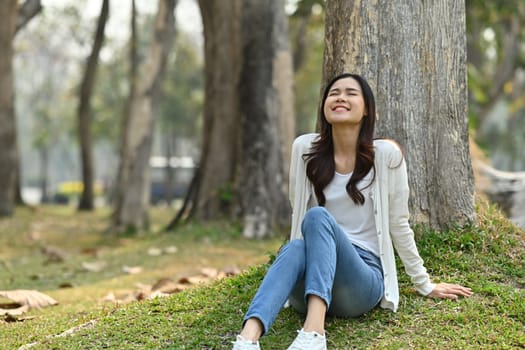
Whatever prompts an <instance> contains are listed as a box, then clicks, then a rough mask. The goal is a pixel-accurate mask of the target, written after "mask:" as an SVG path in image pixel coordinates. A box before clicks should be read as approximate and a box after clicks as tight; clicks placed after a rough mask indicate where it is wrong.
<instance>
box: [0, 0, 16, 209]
mask: <svg viewBox="0 0 525 350" xmlns="http://www.w3.org/2000/svg"><path fill="white" fill-rule="evenodd" d="M16 16H17V1H16V0H5V1H0V18H1V19H2V20H1V21H0V217H2V216H11V215H12V214H13V212H14V207H15V198H16V197H15V194H16V189H17V167H18V152H17V144H16V121H15V109H14V91H13V90H14V87H13V64H12V61H13V37H14V34H15V25H16V18H17V17H16Z"/></svg>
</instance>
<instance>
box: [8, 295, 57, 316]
mask: <svg viewBox="0 0 525 350" xmlns="http://www.w3.org/2000/svg"><path fill="white" fill-rule="evenodd" d="M0 296H1V297H4V298H7V299H9V300H12V301H14V302H15V303H16V304H18V305H20V306H19V307H16V308H1V309H0V314H2V315H5V314H10V315H21V314H22V313H24V312H26V311H27V310H29V309H31V308H36V309H40V308H43V307H46V306H52V305H57V304H58V301H56V300H55V299H53V298H51V297H50V296H48V295H46V294H44V293H41V292H39V291H36V290H27V289H16V290H2V291H0ZM11 305H13V304H11ZM0 307H1V305H0Z"/></svg>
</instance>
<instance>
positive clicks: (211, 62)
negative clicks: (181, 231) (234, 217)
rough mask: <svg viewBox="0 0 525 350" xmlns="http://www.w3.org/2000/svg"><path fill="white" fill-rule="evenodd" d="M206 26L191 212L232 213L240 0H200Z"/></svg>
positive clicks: (207, 217) (206, 214)
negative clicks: (200, 127) (200, 123)
mask: <svg viewBox="0 0 525 350" xmlns="http://www.w3.org/2000/svg"><path fill="white" fill-rule="evenodd" d="M199 8H200V11H201V16H202V23H203V30H204V62H205V66H204V77H205V78H204V80H205V98H204V100H205V104H204V113H203V115H204V120H203V134H202V142H203V143H202V147H201V150H202V151H201V159H200V161H199V164H198V166H199V169H198V173H197V174H196V177H195V186H194V188H193V191H192V192H190V193H189V194H188V200H189V201H190V202H191V205H190V206H189V208H191V215H192V216H194V217H195V218H197V219H203V220H212V219H217V218H219V217H222V216H225V215H228V216H229V215H231V197H232V188H233V183H234V178H235V169H236V167H237V162H238V153H237V152H238V146H239V145H238V143H237V140H238V137H239V120H240V119H239V107H238V90H237V86H238V83H239V74H240V69H239V67H240V64H241V61H240V58H241V50H240V38H239V26H240V11H241V1H239V0H227V1H221V2H220V3H219V2H217V1H206V0H199Z"/></svg>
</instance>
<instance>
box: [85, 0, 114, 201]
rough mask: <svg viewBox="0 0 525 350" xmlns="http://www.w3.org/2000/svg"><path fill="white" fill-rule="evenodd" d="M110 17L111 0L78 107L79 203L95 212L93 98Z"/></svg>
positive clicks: (104, 10) (99, 27)
mask: <svg viewBox="0 0 525 350" xmlns="http://www.w3.org/2000/svg"><path fill="white" fill-rule="evenodd" d="M108 16H109V0H104V1H103V2H102V10H101V11H100V17H99V18H98V24H97V30H96V32H95V40H94V43H93V48H92V50H91V54H90V55H89V58H88V60H87V64H86V70H85V71H84V78H83V79H82V84H81V86H80V101H79V105H78V138H79V141H80V159H81V163H82V182H83V184H84V189H83V190H82V195H81V196H80V201H79V203H78V209H79V210H93V208H94V195H93V185H94V183H95V181H94V169H93V168H94V164H93V141H92V135H91V120H92V116H91V96H92V95H93V87H94V85H95V78H96V73H97V65H98V56H99V53H100V49H101V48H102V44H103V42H104V28H105V27H106V22H107V19H108Z"/></svg>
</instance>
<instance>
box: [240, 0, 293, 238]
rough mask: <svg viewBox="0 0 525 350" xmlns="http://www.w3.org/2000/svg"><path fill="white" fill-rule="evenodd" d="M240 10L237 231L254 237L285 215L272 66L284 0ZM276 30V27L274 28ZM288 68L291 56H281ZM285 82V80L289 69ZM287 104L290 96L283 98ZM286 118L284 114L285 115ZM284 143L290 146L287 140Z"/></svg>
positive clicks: (249, 3)
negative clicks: (239, 212) (240, 229)
mask: <svg viewBox="0 0 525 350" xmlns="http://www.w3.org/2000/svg"><path fill="white" fill-rule="evenodd" d="M243 5H244V6H243V11H242V24H241V33H242V43H243V46H242V48H243V64H242V71H241V82H240V111H241V127H242V132H241V144H242V147H241V152H242V156H241V158H240V167H239V196H240V199H241V201H240V204H241V207H242V217H243V235H244V236H245V237H249V238H254V237H255V238H260V237H264V236H266V235H268V234H269V233H271V231H272V230H273V229H274V228H275V226H276V224H284V222H285V221H287V220H288V218H289V213H290V210H289V205H288V201H287V197H286V185H285V184H286V181H285V178H284V166H283V154H282V151H281V126H282V124H281V123H280V121H279V118H280V117H281V118H285V116H280V115H279V112H280V108H281V106H280V102H281V101H280V100H279V92H278V89H277V81H276V82H275V83H276V84H274V81H273V80H274V79H275V78H276V75H277V74H276V73H277V71H276V66H274V62H279V60H280V59H282V56H280V55H281V54H282V51H281V50H282V48H283V45H282V44H281V42H282V41H281V40H283V41H284V40H287V37H286V36H285V35H284V34H285V31H284V30H283V24H282V23H283V22H282V17H281V16H282V15H283V14H284V1H275V0H267V1H262V0H245V1H244V2H243ZM276 29H277V30H276ZM286 60H287V61H288V63H289V66H290V68H291V57H290V55H289V50H288V55H287V59H286ZM289 73H290V75H289V76H287V77H286V76H285V77H282V78H283V79H284V80H286V78H288V80H287V81H286V83H290V82H291V72H289ZM284 102H288V103H289V104H291V102H292V100H290V101H284ZM288 117H289V116H288ZM287 146H288V147H290V145H287Z"/></svg>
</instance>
